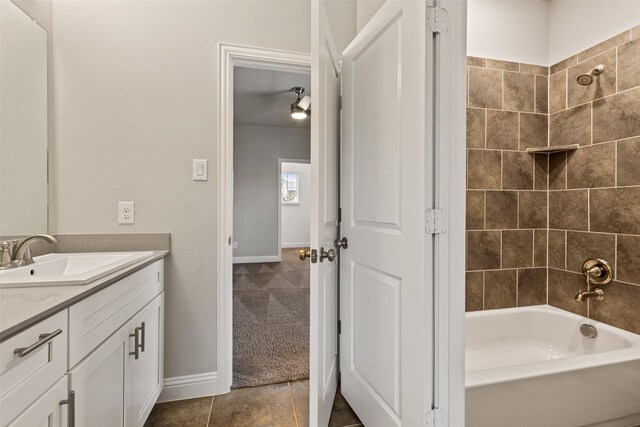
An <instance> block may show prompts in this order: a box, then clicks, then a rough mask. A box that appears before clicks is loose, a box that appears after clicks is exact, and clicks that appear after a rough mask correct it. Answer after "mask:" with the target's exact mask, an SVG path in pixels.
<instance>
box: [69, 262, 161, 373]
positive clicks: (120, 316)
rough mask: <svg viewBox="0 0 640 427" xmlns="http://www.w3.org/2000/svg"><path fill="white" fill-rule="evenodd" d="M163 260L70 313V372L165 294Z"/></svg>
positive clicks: (91, 297) (107, 289)
mask: <svg viewBox="0 0 640 427" xmlns="http://www.w3.org/2000/svg"><path fill="white" fill-rule="evenodd" d="M163 263H164V261H163V260H159V261H157V262H155V263H153V264H151V265H150V266H148V267H145V268H143V269H142V270H140V271H137V272H135V273H133V274H131V275H130V276H127V277H125V278H124V279H122V280H120V281H118V282H117V283H114V284H113V285H111V286H109V287H107V288H105V289H103V290H101V291H100V292H98V293H96V294H94V295H92V296H90V297H89V298H86V299H84V300H82V301H80V302H78V303H77V304H74V305H73V306H71V308H70V309H69V368H72V367H74V366H75V365H76V364H77V363H78V362H80V361H81V360H82V359H83V358H84V357H85V356H86V355H88V354H89V353H90V352H91V351H92V350H93V349H95V348H96V347H98V345H100V343H102V342H103V341H104V340H106V339H107V338H108V337H109V336H110V335H111V334H112V333H114V332H115V331H116V330H118V329H119V328H120V327H121V326H122V325H124V324H125V323H126V322H127V321H128V320H129V319H131V317H133V315H135V314H136V313H137V312H138V311H140V309H141V308H142V307H144V306H145V305H146V304H148V303H149V302H150V301H151V300H153V298H154V297H155V296H156V295H158V294H159V293H160V292H162V289H163V282H164V277H163V274H164V269H163Z"/></svg>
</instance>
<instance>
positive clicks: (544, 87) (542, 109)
mask: <svg viewBox="0 0 640 427" xmlns="http://www.w3.org/2000/svg"><path fill="white" fill-rule="evenodd" d="M548 112H549V77H548V76H546V75H545V76H536V113H542V114H547V113H548Z"/></svg>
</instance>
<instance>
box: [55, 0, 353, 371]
mask: <svg viewBox="0 0 640 427" xmlns="http://www.w3.org/2000/svg"><path fill="white" fill-rule="evenodd" d="M331 8H332V10H331V12H330V13H329V15H330V17H331V18H330V19H332V22H334V23H335V25H334V28H335V29H336V33H337V34H336V39H337V40H338V43H339V45H340V46H339V47H340V48H343V47H344V45H345V44H346V43H347V42H348V41H349V40H351V39H352V38H353V36H354V35H355V3H354V2H352V1H349V2H340V4H336V5H332V6H331ZM310 13H311V12H310V2H309V1H308V0H298V1H275V0H274V1H180V2H178V1H163V2H161V1H147V2H141V1H117V2H115V1H91V2H71V1H56V2H54V3H53V26H54V27H55V28H56V37H55V38H54V49H53V50H54V89H55V95H56V96H55V120H56V126H55V142H54V152H53V158H54V164H53V166H52V175H53V184H52V185H51V187H50V190H51V191H52V193H51V195H50V198H51V200H52V201H53V203H52V206H51V210H50V232H52V233H69V234H78V233H89V234H93V233H146V232H170V233H171V256H170V257H169V258H168V259H167V260H166V262H165V280H166V288H165V289H166V298H165V304H166V313H165V346H166V350H165V376H166V377H175V376H181V375H191V374H200V373H206V372H214V371H216V370H217V364H216V304H217V301H216V292H217V283H216V277H217V265H216V257H217V250H216V245H217V239H218V236H217V235H216V230H217V220H218V219H217V204H216V203H217V202H216V200H217V182H216V181H217V175H218V169H217V161H218V159H217V151H218V115H219V112H218V102H219V100H218V84H219V80H218V67H219V66H218V45H217V44H218V43H219V42H226V43H235V44H244V45H251V46H261V47H266V48H274V49H286V50H293V51H299V52H309V46H310V28H311V26H310ZM291 34H295V35H296V37H291ZM194 158H205V159H209V181H207V182H194V181H192V180H191V161H192V159H194ZM119 200H133V201H135V202H136V223H135V224H134V225H118V224H117V202H118V201H119Z"/></svg>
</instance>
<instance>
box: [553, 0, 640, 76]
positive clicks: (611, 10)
mask: <svg viewBox="0 0 640 427" xmlns="http://www.w3.org/2000/svg"><path fill="white" fill-rule="evenodd" d="M636 25H640V0H617V1H602V0H580V1H575V0H553V1H552V2H551V3H549V40H550V42H549V64H555V63H556V62H558V61H562V60H563V59H565V58H568V57H569V56H571V55H574V54H576V53H578V52H581V51H583V50H585V49H587V48H589V47H591V46H593V45H596V44H598V43H600V42H602V41H604V40H606V39H608V38H610V37H612V36H615V35H616V34H619V33H621V32H623V31H625V30H628V29H629V28H632V27H635V26H636Z"/></svg>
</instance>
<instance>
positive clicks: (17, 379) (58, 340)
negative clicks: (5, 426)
mask: <svg viewBox="0 0 640 427" xmlns="http://www.w3.org/2000/svg"><path fill="white" fill-rule="evenodd" d="M58 331H59V332H58ZM67 333H68V330H67V310H63V311H61V312H59V313H57V314H54V315H53V316H51V317H49V318H48V319H45V320H43V321H42V322H40V323H37V324H36V325H34V326H32V327H30V328H29V329H27V330H25V331H23V332H21V333H19V334H18V335H16V336H14V337H11V338H9V339H8V340H6V341H4V342H3V343H1V344H0V396H2V398H1V399H0V413H1V414H2V419H3V420H2V421H3V422H5V420H6V421H8V420H11V419H13V418H14V417H15V416H17V415H18V414H19V413H20V412H22V411H23V410H24V409H25V408H26V407H27V406H29V404H30V403H31V402H33V401H34V400H36V398H37V397H38V396H40V395H41V394H42V393H44V392H45V391H46V390H47V389H48V388H49V387H51V386H52V385H53V384H55V383H56V381H58V380H59V379H60V378H62V377H63V375H64V374H65V372H66V371H67ZM54 334H55V336H53V335H54ZM51 336H53V338H51V339H48V338H50V337H51ZM36 343H39V344H40V345H34V344H36ZM16 349H25V350H23V352H22V353H23V354H24V355H23V356H22V357H20V356H19V354H17V353H16V352H15V351H16ZM27 349H30V350H31V349H32V350H31V351H29V350H27Z"/></svg>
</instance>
